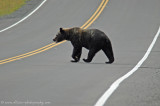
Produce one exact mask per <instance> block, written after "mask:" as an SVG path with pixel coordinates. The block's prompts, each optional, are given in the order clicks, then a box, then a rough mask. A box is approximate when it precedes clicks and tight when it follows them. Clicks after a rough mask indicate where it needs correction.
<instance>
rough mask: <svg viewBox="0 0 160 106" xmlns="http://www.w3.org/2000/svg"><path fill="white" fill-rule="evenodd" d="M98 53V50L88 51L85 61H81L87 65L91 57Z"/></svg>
mask: <svg viewBox="0 0 160 106" xmlns="http://www.w3.org/2000/svg"><path fill="white" fill-rule="evenodd" d="M98 51H99V50H95V49H91V50H89V53H88V57H87V59H83V61H84V62H87V63H89V62H91V61H92V59H93V57H94V56H95V54H96V53H97V52H98Z"/></svg>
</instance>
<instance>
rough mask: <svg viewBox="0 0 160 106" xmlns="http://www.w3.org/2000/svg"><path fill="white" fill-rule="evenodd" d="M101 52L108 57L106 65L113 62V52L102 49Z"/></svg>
mask: <svg viewBox="0 0 160 106" xmlns="http://www.w3.org/2000/svg"><path fill="white" fill-rule="evenodd" d="M102 50H103V52H104V53H105V54H106V56H107V57H108V59H109V61H108V62H106V64H111V63H113V62H114V56H113V51H112V50H110V49H109V48H103V49H102Z"/></svg>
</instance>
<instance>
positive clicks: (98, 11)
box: [0, 0, 109, 64]
mask: <svg viewBox="0 0 160 106" xmlns="http://www.w3.org/2000/svg"><path fill="white" fill-rule="evenodd" d="M108 1H109V0H102V2H101V4H100V5H99V7H98V8H97V10H96V11H95V12H94V14H93V15H92V16H91V17H90V18H89V20H88V21H86V22H85V23H84V24H83V25H82V26H81V28H83V29H87V28H88V27H89V26H90V25H91V24H92V23H93V22H94V21H95V20H96V19H97V18H98V17H99V15H100V14H101V13H102V11H103V10H104V8H105V6H106V5H107V3H108ZM64 42H66V41H62V42H59V43H51V44H48V45H46V46H44V47H41V48H39V49H36V50H34V51H31V52H28V53H24V54H21V55H18V56H14V57H11V58H8V59H3V60H0V64H5V63H9V62H12V61H16V60H19V59H23V58H26V57H29V56H32V55H35V54H38V53H41V52H44V51H46V50H49V49H51V48H53V47H55V46H57V45H60V44H62V43H64Z"/></svg>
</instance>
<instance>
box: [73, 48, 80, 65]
mask: <svg viewBox="0 0 160 106" xmlns="http://www.w3.org/2000/svg"><path fill="white" fill-rule="evenodd" d="M81 54H82V47H79V48H75V47H74V49H73V53H72V58H73V59H74V60H71V62H78V61H79V60H80V57H81Z"/></svg>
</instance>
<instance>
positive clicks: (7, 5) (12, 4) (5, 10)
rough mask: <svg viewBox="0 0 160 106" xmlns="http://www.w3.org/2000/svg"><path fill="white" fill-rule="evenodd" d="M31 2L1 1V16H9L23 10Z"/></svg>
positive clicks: (20, 0)
mask: <svg viewBox="0 0 160 106" xmlns="http://www.w3.org/2000/svg"><path fill="white" fill-rule="evenodd" d="M26 1H29V0H0V16H4V15H9V14H11V13H13V12H15V11H16V10H18V9H19V8H21V7H22V6H23V5H24V4H25V3H26Z"/></svg>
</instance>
